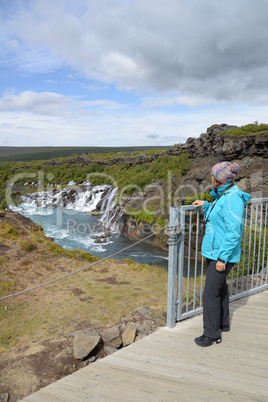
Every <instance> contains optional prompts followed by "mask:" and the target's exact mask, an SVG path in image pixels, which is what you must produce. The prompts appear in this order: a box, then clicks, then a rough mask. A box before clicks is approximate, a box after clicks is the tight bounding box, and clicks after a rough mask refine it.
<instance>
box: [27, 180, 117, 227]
mask: <svg viewBox="0 0 268 402" xmlns="http://www.w3.org/2000/svg"><path fill="white" fill-rule="evenodd" d="M68 184H69V185H71V187H66V188H63V189H62V190H59V189H49V190H47V191H39V192H37V193H32V194H27V195H23V196H21V199H22V201H23V202H24V204H27V205H29V206H32V207H43V208H65V209H73V210H76V211H81V212H93V211H96V212H98V213H99V214H101V218H100V223H101V225H102V226H104V227H106V228H109V230H111V231H113V232H115V231H117V230H118V223H119V222H120V218H121V216H122V214H123V212H122V210H121V208H120V207H119V206H115V205H116V198H117V194H118V188H113V187H112V186H111V185H107V184H105V185H97V186H91V185H90V183H88V182H87V183H84V184H85V185H83V186H74V185H73V184H75V183H73V182H72V183H68Z"/></svg>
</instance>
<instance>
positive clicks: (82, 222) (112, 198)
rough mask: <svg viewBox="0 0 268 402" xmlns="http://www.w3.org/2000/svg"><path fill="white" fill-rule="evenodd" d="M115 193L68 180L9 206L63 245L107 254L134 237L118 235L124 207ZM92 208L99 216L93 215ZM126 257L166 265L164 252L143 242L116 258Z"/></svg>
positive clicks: (106, 186)
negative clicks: (66, 183)
mask: <svg viewBox="0 0 268 402" xmlns="http://www.w3.org/2000/svg"><path fill="white" fill-rule="evenodd" d="M117 195H118V189H116V188H113V187H112V186H110V185H99V186H91V185H90V183H83V185H81V186H77V185H75V183H69V186H68V187H66V188H64V189H59V188H53V189H51V187H49V188H48V190H47V191H39V192H36V193H32V194H27V195H24V196H22V201H23V204H22V205H20V206H19V207H14V208H12V209H14V210H16V211H18V212H20V213H22V214H23V215H24V216H27V217H30V218H31V219H32V220H33V221H34V222H36V223H38V224H40V225H41V226H42V227H43V228H44V230H45V232H46V234H47V236H49V237H53V238H54V240H55V242H57V243H58V244H60V245H61V246H62V247H64V248H66V249H71V250H74V249H81V250H86V251H89V252H90V253H92V254H93V255H95V256H97V257H107V256H109V255H111V254H113V253H114V252H116V251H119V250H122V249H123V248H125V247H126V246H129V245H130V244H133V240H130V239H128V238H126V237H125V236H122V235H121V233H122V231H121V230H120V224H121V223H123V224H124V222H123V219H122V218H123V217H122V215H123V211H122V209H121V208H120V207H119V206H116V200H117ZM93 211H96V212H98V213H99V214H100V216H99V217H98V216H95V214H93V213H92V212H93ZM107 230H108V231H109V232H110V233H109V236H107ZM129 257H130V258H132V259H134V260H135V261H137V262H140V263H148V264H157V265H159V266H164V267H166V266H167V255H166V252H164V251H161V250H156V249H154V248H149V247H148V245H146V244H139V245H138V246H134V247H133V248H132V249H131V251H130V252H128V251H125V252H122V253H120V254H119V256H118V257H117V258H118V259H123V258H129Z"/></svg>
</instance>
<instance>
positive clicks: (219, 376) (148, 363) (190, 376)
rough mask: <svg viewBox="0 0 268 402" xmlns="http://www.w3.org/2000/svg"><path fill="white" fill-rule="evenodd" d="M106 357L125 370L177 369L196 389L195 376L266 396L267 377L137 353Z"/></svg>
mask: <svg viewBox="0 0 268 402" xmlns="http://www.w3.org/2000/svg"><path fill="white" fill-rule="evenodd" d="M106 359H108V361H107V362H108V363H116V364H119V365H123V366H124V367H125V368H126V369H127V370H128V369H129V368H131V367H133V368H140V369H142V370H144V371H149V372H152V373H158V374H161V373H166V374H169V375H173V373H174V372H175V371H178V372H180V375H181V377H182V378H183V379H187V381H192V384H193V385H192V386H193V388H196V389H198V385H199V384H197V385H196V378H198V382H204V383H206V384H210V385H211V386H212V385H213V386H215V387H217V386H220V387H223V388H227V389H232V390H233V391H239V390H241V389H242V390H243V391H244V392H246V393H248V394H252V395H253V394H258V395H260V396H261V397H264V396H265V397H266V398H268V387H267V378H259V377H255V376H252V375H249V374H243V376H241V374H240V375H237V376H234V375H233V373H230V372H228V371H226V370H213V369H211V368H203V369H201V367H196V366H194V365H192V364H188V365H187V366H186V367H185V365H183V366H181V365H180V364H178V362H173V361H163V359H159V358H150V359H148V357H146V356H145V357H144V356H138V357H137V355H136V356H133V355H132V356H131V357H130V355H129V356H124V357H121V356H118V355H114V356H113V357H111V356H108V357H107V358H106Z"/></svg>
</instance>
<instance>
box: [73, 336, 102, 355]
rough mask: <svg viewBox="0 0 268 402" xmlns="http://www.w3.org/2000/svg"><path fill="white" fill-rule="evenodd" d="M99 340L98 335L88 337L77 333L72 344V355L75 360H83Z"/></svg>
mask: <svg viewBox="0 0 268 402" xmlns="http://www.w3.org/2000/svg"><path fill="white" fill-rule="evenodd" d="M100 340H101V336H100V335H99V334H98V335H88V334H86V333H83V332H82V333H81V332H80V333H77V334H76V335H75V337H74V343H73V355H74V357H75V359H79V360H83V359H84V358H85V357H87V356H88V355H89V354H90V352H92V350H94V349H95V347H96V346H97V345H98V343H99V341H100Z"/></svg>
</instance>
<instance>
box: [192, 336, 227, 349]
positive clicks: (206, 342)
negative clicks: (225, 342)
mask: <svg viewBox="0 0 268 402" xmlns="http://www.w3.org/2000/svg"><path fill="white" fill-rule="evenodd" d="M194 341H195V343H196V344H197V345H198V346H201V347H207V346H211V345H213V343H221V337H219V338H209V337H208V336H205V335H202V336H199V338H195V340H194Z"/></svg>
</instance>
